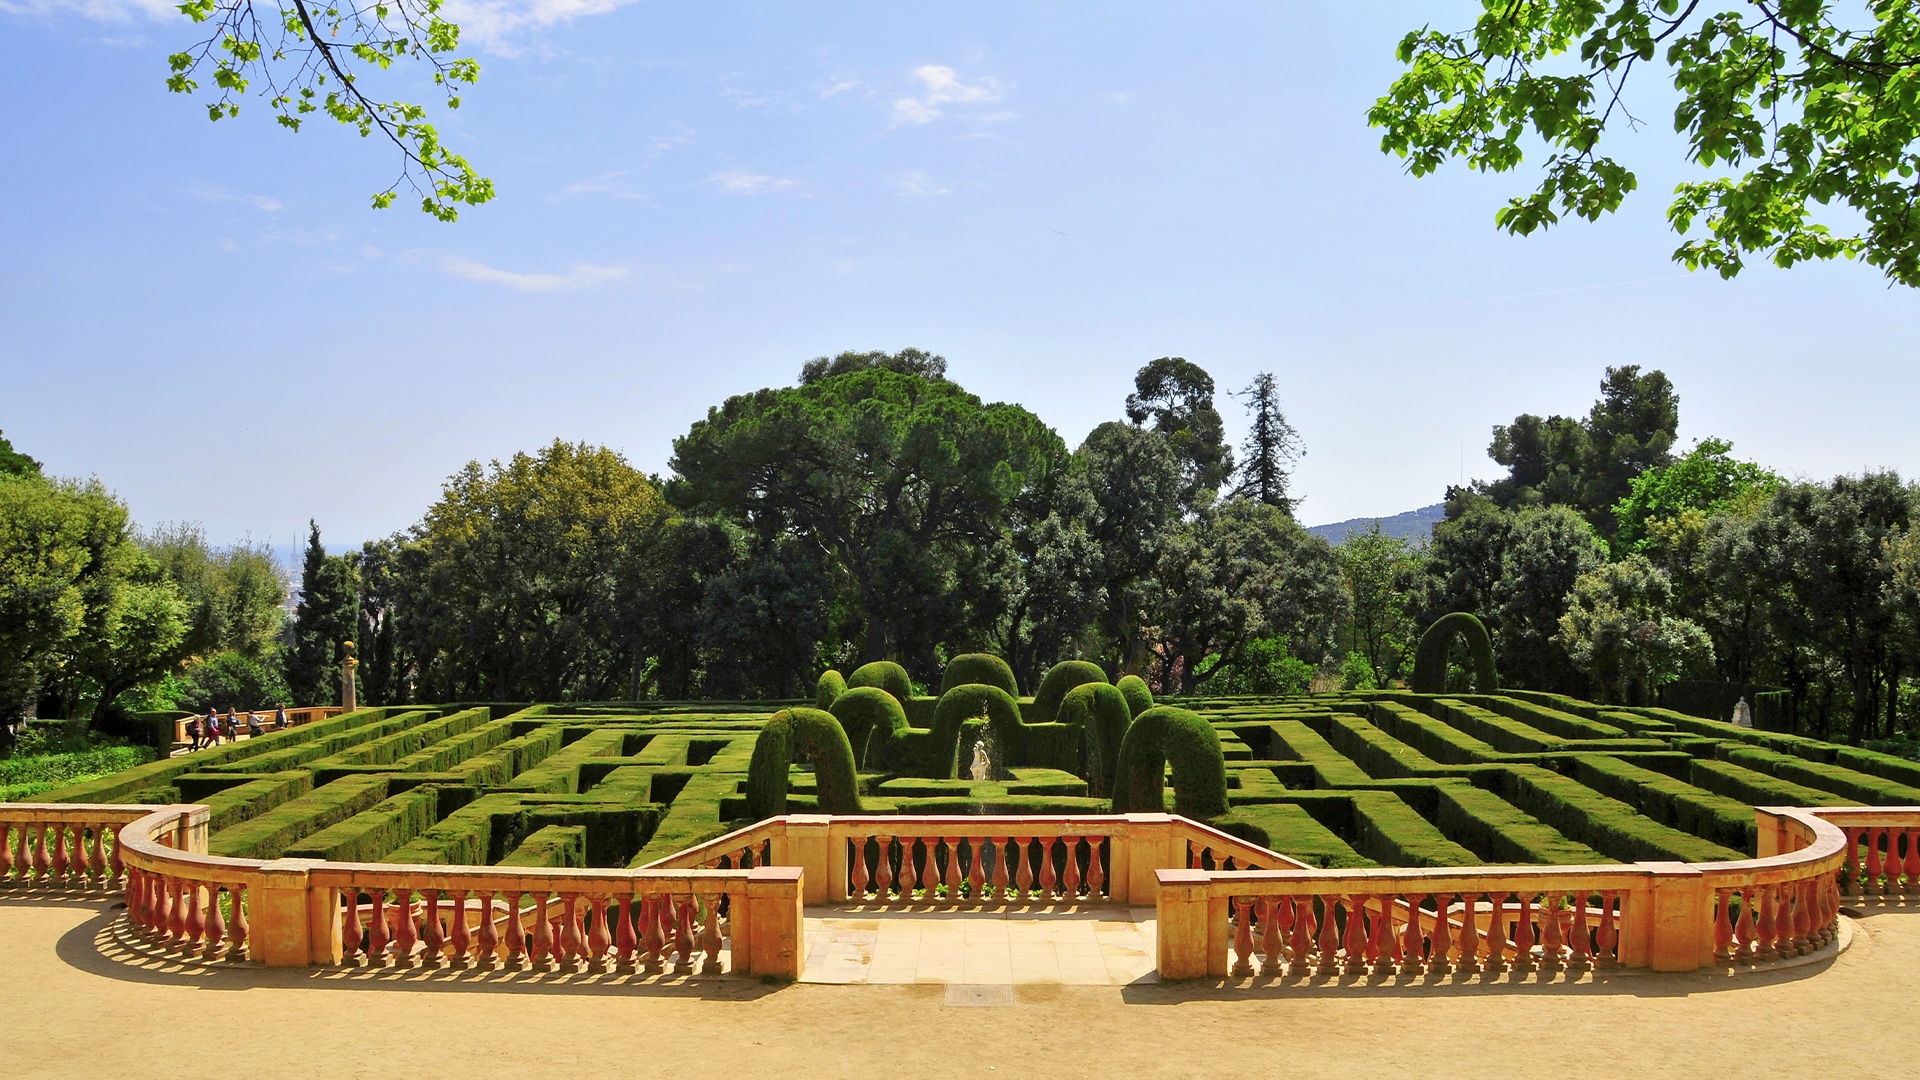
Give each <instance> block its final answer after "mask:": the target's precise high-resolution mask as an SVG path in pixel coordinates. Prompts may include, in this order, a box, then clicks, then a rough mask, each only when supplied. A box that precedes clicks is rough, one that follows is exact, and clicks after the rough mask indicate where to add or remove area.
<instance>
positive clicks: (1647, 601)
mask: <svg viewBox="0 0 1920 1080" xmlns="http://www.w3.org/2000/svg"><path fill="white" fill-rule="evenodd" d="M1555 640H1556V641H1557V642H1558V643H1559V644H1560V647H1561V648H1563V649H1565V650H1566V651H1567V656H1568V658H1569V659H1570V660H1572V661H1573V666H1574V667H1576V668H1578V669H1580V671H1581V672H1583V673H1584V674H1585V675H1586V676H1587V678H1588V679H1590V680H1591V681H1592V685H1593V687H1594V690H1595V692H1596V693H1595V696H1596V698H1597V700H1600V701H1614V702H1620V703H1623V704H1627V705H1643V704H1646V703H1647V702H1649V701H1651V700H1652V699H1653V694H1654V692H1655V691H1656V690H1658V689H1659V688H1660V687H1662V686H1665V685H1666V684H1668V683H1670V682H1673V681H1674V680H1676V679H1678V678H1680V677H1681V676H1682V675H1684V674H1689V673H1699V672H1701V671H1702V670H1703V669H1706V668H1709V667H1711V665H1712V663H1713V642H1712V641H1711V640H1710V639H1709V638H1708V637H1707V632H1706V631H1705V630H1703V629H1701V628H1700V626H1699V624H1697V623H1694V622H1693V621H1691V620H1689V619H1685V618H1681V617H1680V616H1678V615H1677V614H1675V612H1674V609H1673V590H1672V588H1671V587H1670V586H1669V584H1668V581H1667V576H1666V575H1665V574H1663V573H1661V572H1660V570H1659V569H1658V568H1657V567H1655V566H1654V565H1653V563H1652V562H1651V561H1649V560H1648V559H1647V557H1646V556H1645V555H1638V554H1635V555H1629V556H1627V557H1626V558H1625V559H1623V560H1621V561H1620V562H1617V563H1603V564H1601V565H1600V566H1598V567H1595V568H1594V569H1592V570H1589V571H1587V572H1586V573H1584V574H1581V575H1580V576H1579V578H1577V579H1575V581H1574V583H1573V592H1572V593H1571V594H1570V595H1569V596H1568V597H1567V610H1566V613H1565V614H1563V615H1561V616H1560V632H1559V634H1558V635H1556V637H1555Z"/></svg>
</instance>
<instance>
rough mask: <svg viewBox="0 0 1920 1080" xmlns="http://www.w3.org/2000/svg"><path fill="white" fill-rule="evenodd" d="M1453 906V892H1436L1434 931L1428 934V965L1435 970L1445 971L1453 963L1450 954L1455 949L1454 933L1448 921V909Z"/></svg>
mask: <svg viewBox="0 0 1920 1080" xmlns="http://www.w3.org/2000/svg"><path fill="white" fill-rule="evenodd" d="M1452 906H1453V894H1452V893H1436V894H1434V897H1433V933H1431V934H1429V935H1428V936H1427V967H1429V968H1431V969H1432V970H1434V971H1445V970H1446V969H1447V968H1448V967H1450V966H1452V963H1453V961H1452V959H1451V958H1450V956H1449V953H1451V952H1452V950H1453V933H1452V931H1451V930H1450V929H1449V928H1448V923H1447V909H1448V908H1450V907H1452Z"/></svg>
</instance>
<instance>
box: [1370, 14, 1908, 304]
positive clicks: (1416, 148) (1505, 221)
mask: <svg viewBox="0 0 1920 1080" xmlns="http://www.w3.org/2000/svg"><path fill="white" fill-rule="evenodd" d="M1729 7H1730V8H1731V10H1729ZM1481 8H1482V11H1481V15H1480V17H1479V19H1478V20H1477V21H1476V22H1475V23H1474V25H1473V28H1472V29H1471V30H1466V31H1460V32H1448V31H1442V30H1434V29H1431V28H1426V29H1421V30H1416V31H1414V32H1412V33H1410V34H1408V35H1407V36H1406V37H1405V38H1404V39H1402V41H1401V42H1400V48H1399V59H1400V62H1401V63H1402V64H1405V65H1406V71H1405V72H1403V73H1402V74H1401V75H1400V77H1399V78H1398V79H1396V80H1395V81H1394V83H1393V86H1392V88H1391V89H1390V90H1389V91H1388V92H1387V94H1386V95H1385V96H1384V97H1382V98H1380V99H1379V101H1377V102H1375V104H1374V106H1373V108H1372V110H1371V111H1370V112H1369V113H1368V114H1367V118H1368V120H1369V122H1370V123H1372V124H1373V125H1374V126H1376V127H1380V128H1384V129H1385V134H1384V135H1383V136H1382V137H1381V141H1380V145H1381V149H1382V150H1384V151H1387V152H1391V153H1396V154H1399V155H1401V156H1402V157H1404V158H1406V159H1407V167H1408V169H1409V171H1411V172H1412V173H1413V174H1414V175H1415V176H1421V175H1425V174H1426V173H1430V172H1433V171H1434V170H1436V169H1438V168H1439V167H1440V166H1441V165H1442V164H1443V163H1445V162H1446V161H1447V160H1449V159H1451V158H1459V159H1462V160H1464V161H1465V162H1466V163H1467V165H1468V166H1469V167H1471V168H1474V169H1481V170H1492V171H1495V172H1505V171H1507V170H1510V169H1513V168H1515V167H1517V166H1519V165H1520V163H1521V162H1522V161H1523V160H1525V156H1526V154H1525V150H1524V147H1525V146H1526V144H1527V143H1529V142H1530V141H1531V140H1533V139H1539V140H1541V141H1543V142H1545V143H1546V145H1547V147H1548V151H1549V153H1548V156H1547V159H1546V162H1545V170H1544V171H1545V174H1546V175H1545V178H1544V179H1543V180H1542V181H1541V182H1540V186H1539V187H1538V188H1537V189H1535V190H1534V191H1533V192H1532V193H1531V194H1528V195H1524V196H1521V197H1518V198H1514V199H1512V200H1509V201H1508V203H1507V205H1506V206H1505V207H1503V208H1502V209H1501V210H1500V211H1499V212H1498V213H1497V214H1495V215H1494V220H1495V222H1496V223H1497V224H1498V226H1499V227H1500V228H1503V229H1505V230H1507V231H1508V232H1511V233H1517V234H1520V235H1525V234H1528V233H1532V232H1534V231H1535V230H1537V229H1541V228H1545V227H1547V226H1550V225H1552V224H1554V223H1555V222H1557V221H1559V220H1560V215H1561V214H1563V213H1572V214H1578V215H1579V216H1580V217H1583V218H1586V219H1588V220H1590V221H1591V220H1593V219H1595V218H1598V217H1599V216H1600V215H1601V214H1604V213H1610V212H1612V211H1613V210H1616V209H1618V208H1619V206H1620V204H1621V202H1622V200H1623V199H1625V198H1626V196H1627V193H1628V192H1631V191H1632V190H1633V189H1634V188H1635V187H1637V186H1638V183H1639V181H1638V180H1637V178H1636V177H1635V176H1634V174H1633V172H1632V171H1631V170H1629V169H1627V168H1626V167H1625V166H1624V165H1622V164H1620V163H1619V162H1618V161H1615V160H1614V159H1613V158H1611V157H1608V156H1606V155H1604V154H1603V153H1601V144H1602V141H1603V139H1604V137H1605V135H1606V134H1607V131H1608V128H1609V126H1610V125H1618V124H1621V123H1625V124H1627V125H1629V126H1638V123H1639V118H1638V117H1637V116H1635V114H1634V113H1633V112H1632V111H1631V108H1630V104H1629V99H1628V96H1627V93H1626V90H1627V86H1628V83H1629V79H1630V77H1631V76H1632V75H1633V74H1634V72H1635V71H1636V70H1644V69H1645V68H1647V67H1652V66H1654V65H1657V64H1664V66H1665V68H1666V70H1665V72H1664V78H1665V79H1667V80H1668V81H1670V82H1671V84H1672V87H1673V89H1674V90H1675V91H1677V92H1678V94H1679V98H1680V101H1679V104H1678V105H1677V106H1676V107H1675V109H1674V114H1673V124H1674V130H1676V131H1678V132H1680V133H1682V134H1683V135H1684V136H1685V138H1686V143H1687V149H1686V157H1687V159H1688V160H1689V161H1691V162H1693V163H1695V164H1697V165H1699V166H1701V167H1702V168H1705V169H1708V170H1711V172H1710V174H1709V175H1707V176H1705V177H1702V178H1700V179H1695V180H1687V181H1684V182H1682V183H1681V184H1680V185H1679V187H1678V188H1676V189H1675V193H1674V199H1673V202H1672V204H1671V205H1670V206H1669V207H1668V208H1667V218H1668V220H1669V221H1670V222H1671V223H1672V224H1673V227H1674V229H1675V231H1676V232H1678V233H1680V234H1682V235H1686V234H1688V233H1690V232H1692V230H1693V227H1694V225H1695V223H1696V222H1697V223H1700V224H1701V225H1704V226H1705V232H1704V235H1696V236H1693V237H1692V238H1690V239H1687V240H1686V241H1685V242H1683V243H1682V244H1681V245H1680V247H1679V249H1678V250H1677V251H1675V252H1674V258H1675V259H1676V260H1677V261H1679V262H1682V263H1684V264H1686V265H1687V267H1689V268H1690V269H1691V268H1699V267H1703V266H1704V267H1710V268H1712V269H1714V270H1717V271H1719V273H1720V275H1721V276H1722V277H1729V278H1730V277H1733V276H1734V275H1735V274H1737V273H1739V272H1740V269H1741V267H1742V266H1744V265H1745V261H1746V258H1747V257H1748V256H1751V255H1761V256H1766V257H1768V258H1770V259H1771V260H1772V261H1773V263H1774V264H1775V265H1778V266H1782V267H1787V266H1793V265H1794V264H1796V263H1798V262H1800V261H1802V260H1805V259H1832V258H1836V257H1842V258H1848V259H1853V258H1860V259H1864V260H1866V261H1867V262H1868V263H1869V264H1871V265H1873V266H1877V267H1879V268H1880V269H1881V270H1882V271H1883V272H1884V273H1885V274H1886V275H1887V277H1889V278H1890V279H1892V280H1894V281H1897V282H1900V283H1902V284H1905V285H1920V187H1916V185H1914V183H1913V180H1912V178H1913V176H1914V174H1915V173H1916V172H1920V94H1915V93H1914V89H1913V87H1914V80H1915V78H1916V72H1917V71H1920V19H1916V18H1915V17H1914V11H1913V6H1912V4H1910V3H1906V2H1904V0H1892V2H1887V0H1875V2H1872V3H1868V4H1864V5H1845V6H1843V5H1838V4H1835V3H1833V2H1832V0H1804V2H1802V0H1788V2H1784V3H1783V2H1780V0H1729V3H1728V4H1724V5H1714V6H1711V7H1705V8H1703V7H1702V6H1701V5H1700V4H1699V3H1698V2H1690V3H1687V4H1685V5H1682V4H1681V3H1680V2H1679V0H1527V2H1521V3H1508V2H1504V0H1502V2H1493V0H1487V2H1485V3H1483V4H1482V5H1481ZM1663 46H1664V51H1662V50H1663ZM1835 203H1837V204H1840V205H1842V206H1845V207H1846V208H1847V209H1848V210H1849V211H1850V213H1849V214H1846V215H1844V216H1842V217H1841V219H1840V223H1837V224H1836V222H1835V218H1834V215H1832V214H1831V213H1829V212H1827V211H1826V209H1825V208H1826V207H1828V206H1829V205H1831V204H1835Z"/></svg>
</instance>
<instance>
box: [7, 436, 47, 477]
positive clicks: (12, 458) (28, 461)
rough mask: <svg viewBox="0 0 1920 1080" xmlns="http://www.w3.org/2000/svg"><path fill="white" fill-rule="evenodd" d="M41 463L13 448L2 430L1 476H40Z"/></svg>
mask: <svg viewBox="0 0 1920 1080" xmlns="http://www.w3.org/2000/svg"><path fill="white" fill-rule="evenodd" d="M39 475H40V463H39V462H38V461H35V460H33V459H32V458H30V457H28V456H27V455H25V454H22V453H20V452H19V451H18V450H15V449H14V448H13V444H12V443H10V442H8V441H7V436H6V434H5V433H4V432H0V476H27V477H32V476H39Z"/></svg>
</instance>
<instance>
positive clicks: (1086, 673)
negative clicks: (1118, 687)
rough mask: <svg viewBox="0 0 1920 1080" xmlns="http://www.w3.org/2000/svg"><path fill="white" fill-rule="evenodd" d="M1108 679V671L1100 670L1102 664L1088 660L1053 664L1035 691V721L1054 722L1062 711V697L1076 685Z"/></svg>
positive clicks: (1064, 661) (1042, 722)
mask: <svg viewBox="0 0 1920 1080" xmlns="http://www.w3.org/2000/svg"><path fill="white" fill-rule="evenodd" d="M1106 681H1107V673H1106V672H1104V671H1102V670H1100V665H1099V664H1095V663H1090V662H1088V661H1086V660H1063V661H1061V662H1060V663H1058V664H1055V665H1053V666H1052V667H1051V668H1048V669H1047V673H1046V675H1045V676H1043V677H1042V678H1041V679H1040V688H1039V689H1037V690H1035V691H1034V692H1033V711H1034V714H1035V715H1034V717H1033V719H1034V722H1036V723H1041V724H1051V723H1053V722H1054V717H1055V715H1057V714H1058V713H1059V712H1060V699H1061V698H1064V697H1066V696H1067V691H1069V690H1071V689H1073V688H1074V687H1076V686H1085V685H1086V684H1087V683H1103V682H1106Z"/></svg>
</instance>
